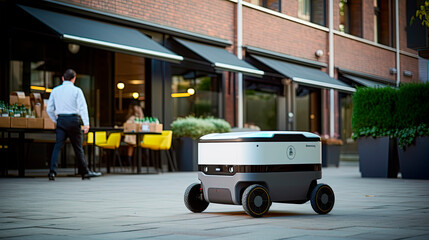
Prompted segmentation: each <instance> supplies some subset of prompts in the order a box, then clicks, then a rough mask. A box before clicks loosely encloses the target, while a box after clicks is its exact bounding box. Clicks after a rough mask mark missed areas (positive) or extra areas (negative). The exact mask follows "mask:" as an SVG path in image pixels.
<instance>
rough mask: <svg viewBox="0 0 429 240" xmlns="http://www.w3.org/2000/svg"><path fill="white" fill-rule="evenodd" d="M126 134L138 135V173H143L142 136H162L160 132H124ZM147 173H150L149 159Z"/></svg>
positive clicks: (147, 160)
mask: <svg viewBox="0 0 429 240" xmlns="http://www.w3.org/2000/svg"><path fill="white" fill-rule="evenodd" d="M124 134H130V135H136V138H137V139H136V145H137V173H141V172H142V169H141V168H142V159H141V157H142V153H141V145H140V143H141V141H142V139H143V138H142V136H144V135H146V134H158V135H160V134H161V133H160V132H124ZM146 172H147V173H149V159H148V158H147V157H146Z"/></svg>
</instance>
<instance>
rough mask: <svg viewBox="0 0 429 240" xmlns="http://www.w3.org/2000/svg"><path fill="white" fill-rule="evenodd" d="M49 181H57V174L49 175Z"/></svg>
mask: <svg viewBox="0 0 429 240" xmlns="http://www.w3.org/2000/svg"><path fill="white" fill-rule="evenodd" d="M48 177H49V181H55V173H53V172H51V173H49V174H48Z"/></svg>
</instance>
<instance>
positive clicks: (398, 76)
mask: <svg viewBox="0 0 429 240" xmlns="http://www.w3.org/2000/svg"><path fill="white" fill-rule="evenodd" d="M395 22H396V23H395V25H396V87H399V83H400V82H401V62H400V59H399V51H400V49H399V10H398V0H395Z"/></svg>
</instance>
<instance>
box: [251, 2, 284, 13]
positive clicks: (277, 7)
mask: <svg viewBox="0 0 429 240" xmlns="http://www.w3.org/2000/svg"><path fill="white" fill-rule="evenodd" d="M246 2H250V3H251V4H255V5H258V6H262V7H265V8H268V9H271V10H274V11H277V12H281V0H246Z"/></svg>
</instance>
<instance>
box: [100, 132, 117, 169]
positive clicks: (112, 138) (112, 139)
mask: <svg viewBox="0 0 429 240" xmlns="http://www.w3.org/2000/svg"><path fill="white" fill-rule="evenodd" d="M121 137H122V136H121V133H111V134H109V138H108V139H107V141H106V142H104V143H102V142H100V143H97V133H96V134H95V144H96V145H97V146H98V147H100V148H102V149H103V150H113V151H115V156H114V158H113V165H114V164H115V162H116V161H115V160H116V159H117V160H118V162H119V166H120V167H121V168H122V160H121V156H120V155H119V151H118V149H119V146H120V145H121ZM107 172H108V173H110V161H109V160H108V161H107Z"/></svg>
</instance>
